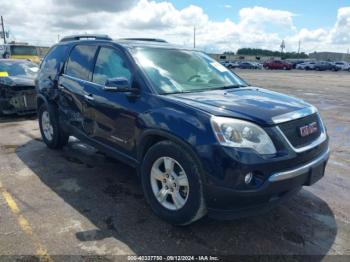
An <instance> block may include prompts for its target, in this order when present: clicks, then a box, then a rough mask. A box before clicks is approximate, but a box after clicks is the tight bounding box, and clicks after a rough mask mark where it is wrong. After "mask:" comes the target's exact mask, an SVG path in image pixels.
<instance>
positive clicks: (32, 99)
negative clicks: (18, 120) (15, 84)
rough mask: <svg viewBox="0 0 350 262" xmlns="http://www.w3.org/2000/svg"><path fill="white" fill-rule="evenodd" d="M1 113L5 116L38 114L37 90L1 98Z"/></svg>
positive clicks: (19, 92) (15, 93) (18, 92)
mask: <svg viewBox="0 0 350 262" xmlns="http://www.w3.org/2000/svg"><path fill="white" fill-rule="evenodd" d="M0 111H1V113H3V114H5V115H9V114H18V115H24V114H32V113H35V112H36V92H35V90H26V91H17V92H13V94H7V96H6V98H5V97H0Z"/></svg>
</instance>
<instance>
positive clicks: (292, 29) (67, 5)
mask: <svg viewBox="0 0 350 262" xmlns="http://www.w3.org/2000/svg"><path fill="white" fill-rule="evenodd" d="M3 2H4V3H2V4H1V11H3V12H2V15H4V18H5V22H6V26H7V28H9V29H10V30H11V33H12V36H13V38H15V39H16V40H18V41H28V42H31V43H34V44H43V45H51V44H53V43H54V42H56V41H57V35H60V36H61V37H62V36H63V35H68V34H75V33H84V32H87V33H107V34H109V35H111V36H112V37H114V38H120V37H157V38H165V39H167V40H169V41H170V42H174V43H177V44H184V45H187V46H191V45H192V42H193V27H196V32H197V45H198V47H199V48H202V49H204V50H206V51H213V52H214V51H216V52H220V51H225V50H236V49H237V48H240V47H257V48H268V49H273V50H277V49H279V45H280V43H281V41H282V39H285V42H286V49H287V51H296V50H297V48H298V42H299V40H300V41H301V43H302V45H301V46H302V51H306V52H312V51H314V50H317V51H321V50H329V51H332V50H333V51H339V50H343V51H345V50H346V49H347V48H348V47H349V46H350V30H349V28H350V7H344V8H340V9H339V10H338V14H337V20H336V21H335V22H334V25H330V27H329V28H316V29H309V28H306V27H305V28H301V29H297V28H296V26H295V25H294V23H293V20H294V19H296V18H297V17H296V15H295V14H293V13H292V12H289V11H285V10H273V9H268V8H265V7H259V6H254V7H247V8H242V9H241V10H239V11H238V12H239V19H238V21H233V20H231V19H225V20H224V21H220V22H218V21H213V20H211V19H210V18H209V17H208V15H207V14H206V13H205V12H204V10H203V9H202V8H201V7H199V6H195V5H189V6H187V7H185V8H183V9H177V8H176V7H175V6H174V5H173V4H172V3H170V2H167V1H163V2H155V1H152V0H131V1H129V0H119V1H109V0H101V1H99V2H97V1H92V0H87V1H83V0H73V1H71V0H70V1H68V0H36V1H30V0H12V1H3ZM96 3H98V4H96ZM224 7H226V8H229V7H228V5H227V6H224ZM232 12H233V11H232Z"/></svg>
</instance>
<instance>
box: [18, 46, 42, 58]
mask: <svg viewBox="0 0 350 262" xmlns="http://www.w3.org/2000/svg"><path fill="white" fill-rule="evenodd" d="M11 55H33V56H38V50H37V49H36V47H34V46H11Z"/></svg>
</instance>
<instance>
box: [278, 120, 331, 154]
mask: <svg viewBox="0 0 350 262" xmlns="http://www.w3.org/2000/svg"><path fill="white" fill-rule="evenodd" d="M317 116H318V119H319V123H320V128H321V134H320V136H319V137H318V138H317V139H316V140H314V141H312V142H311V143H310V144H308V145H307V146H303V147H299V148H296V147H294V146H293V145H292V144H291V143H290V141H289V139H288V138H287V137H286V136H285V134H284V133H283V131H282V130H281V129H280V127H279V126H276V127H275V128H276V130H277V131H278V132H279V133H280V134H281V136H282V137H283V138H284V139H285V140H286V142H287V143H288V146H290V147H291V148H292V149H293V150H294V151H295V152H296V153H301V152H304V151H307V150H309V149H312V148H314V147H316V146H318V145H320V144H322V143H323V142H324V141H326V139H327V133H326V129H325V127H324V124H323V121H322V119H321V117H320V116H319V114H317Z"/></svg>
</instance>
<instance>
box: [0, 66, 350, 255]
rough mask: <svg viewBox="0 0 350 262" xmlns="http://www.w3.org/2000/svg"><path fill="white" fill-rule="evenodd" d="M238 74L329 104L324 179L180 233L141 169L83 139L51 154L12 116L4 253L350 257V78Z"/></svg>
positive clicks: (0, 137) (3, 179) (4, 123)
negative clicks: (259, 207)
mask: <svg viewBox="0 0 350 262" xmlns="http://www.w3.org/2000/svg"><path fill="white" fill-rule="evenodd" d="M237 72H238V74H239V75H241V76H242V77H243V78H244V79H246V80H247V81H248V82H249V83H250V84H252V85H258V86H262V87H266V88H270V89H272V90H276V91H280V92H285V93H287V94H290V95H293V96H297V97H301V98H303V99H305V100H306V101H308V102H310V103H312V104H314V105H316V106H317V107H318V108H319V110H320V112H321V115H322V116H323V118H324V120H325V123H326V125H327V127H328V132H329V135H330V137H331V158H330V161H329V164H328V167H327V170H326V176H325V178H324V179H322V180H321V181H320V182H319V183H317V184H315V185H314V186H313V187H311V188H305V189H303V190H302V191H301V192H300V193H299V194H298V195H297V196H295V197H294V198H293V199H291V200H290V201H289V202H288V203H286V204H285V205H283V206H280V207H278V208H276V209H275V210H273V211H272V212H270V213H268V214H265V215H262V216H259V217H254V218H246V219H240V220H236V221H229V222H222V221H216V220H212V219H210V218H204V219H203V220H201V221H199V222H198V223H195V224H193V225H191V226H188V227H183V228H179V227H174V226H171V225H169V224H167V223H165V222H163V221H162V220H160V219H158V218H157V217H156V216H155V215H154V214H153V213H152V212H151V210H150V208H149V207H148V206H147V204H146V202H145V200H144V197H143V195H142V191H141V187H140V185H139V182H138V180H137V178H136V176H135V171H134V170H133V169H132V168H130V167H128V166H125V165H123V164H121V163H119V162H117V161H113V160H111V159H108V158H105V157H104V156H103V155H102V154H100V153H98V152H96V151H95V150H94V149H93V148H90V147H88V146H86V145H84V144H81V143H80V142H79V141H76V140H74V139H73V140H72V141H71V142H70V144H69V146H67V147H66V148H64V149H63V150H62V151H52V150H49V149H47V148H46V146H45V145H44V144H43V143H42V141H41V139H40V135H39V130H38V124H37V121H36V119H35V118H31V119H28V118H23V117H20V118H19V117H6V118H2V119H1V120H0V187H1V189H0V190H1V191H0V192H1V194H0V255H38V254H39V255H43V256H44V257H45V258H47V259H48V260H49V259H50V257H51V258H53V259H55V255H120V254H142V255H145V254H153V255H160V254H163V255H166V254H207V255H208V254H211V255H228V254H317V255H325V254H348V255H350V244H349V243H350V201H349V199H350V177H349V169H350V139H349V137H350V110H349V109H350V73H347V72H338V73H333V72H320V73H316V72H300V71H290V72H281V71H279V72H278V71H252V70H244V71H243V70H242V71H237ZM102 259H108V258H107V257H103V258H102Z"/></svg>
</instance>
